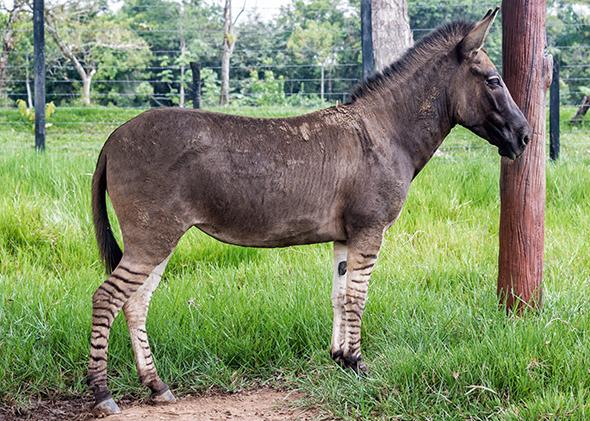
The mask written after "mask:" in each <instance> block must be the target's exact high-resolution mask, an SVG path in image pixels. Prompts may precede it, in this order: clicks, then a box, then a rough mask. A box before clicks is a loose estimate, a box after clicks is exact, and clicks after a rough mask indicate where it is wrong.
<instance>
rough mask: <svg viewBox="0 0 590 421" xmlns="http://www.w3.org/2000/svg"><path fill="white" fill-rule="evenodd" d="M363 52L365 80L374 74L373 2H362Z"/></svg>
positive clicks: (365, 0)
mask: <svg viewBox="0 0 590 421" xmlns="http://www.w3.org/2000/svg"><path fill="white" fill-rule="evenodd" d="M361 50H362V59H363V79H366V78H368V77H369V76H371V75H372V74H373V71H374V69H375V59H374V57H373V28H372V24H371V0H361Z"/></svg>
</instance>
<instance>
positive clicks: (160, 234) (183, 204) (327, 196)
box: [88, 10, 530, 414]
mask: <svg viewBox="0 0 590 421" xmlns="http://www.w3.org/2000/svg"><path fill="white" fill-rule="evenodd" d="M496 13H497V10H496V11H494V12H492V11H490V12H488V14H487V15H486V16H485V17H484V19H483V20H482V21H480V22H478V23H477V24H467V23H454V24H450V25H447V26H445V27H443V28H441V29H438V30H437V31H435V32H434V33H433V34H432V35H430V36H428V37H426V38H425V39H424V40H422V41H421V42H419V43H418V45H417V46H416V47H414V48H413V49H412V50H410V51H409V52H408V53H407V54H406V56H405V57H404V58H402V59H401V60H400V61H399V62H398V63H395V64H394V65H392V66H391V67H390V68H389V69H387V70H385V71H384V73H383V74H380V75H377V76H376V77H375V78H373V79H372V80H370V81H368V82H367V83H366V84H365V85H363V86H361V88H360V89H359V90H358V91H357V92H355V93H354V94H353V100H352V101H351V103H350V104H346V105H342V106H337V107H333V108H329V109H326V110H322V111H318V112H315V113H311V114H307V115H304V116H300V117H294V118H286V119H255V118H246V117H238V116H228V115H222V114H216V113H210V112H203V111H194V110H182V109H159V110H151V111H147V112H145V113H143V114H141V115H140V116H138V117H136V118H135V119H133V120H131V121H129V122H127V123H126V124H124V125H123V126H121V127H120V128H118V129H117V130H116V131H115V132H114V133H113V134H112V135H111V136H110V138H109V140H108V141H107V143H106V144H105V146H104V148H103V150H102V152H101V155H100V158H99V160H98V164H97V169H96V172H95V175H94V179H93V208H94V222H95V226H96V233H97V239H98V242H99V248H100V250H101V254H102V256H103V258H104V259H105V262H106V264H107V268H108V269H109V271H112V274H111V275H110V277H109V279H108V280H107V281H105V282H104V283H103V284H102V285H101V287H99V289H98V290H97V291H96V293H95V294H94V297H93V330H92V340H91V352H90V367H89V377H88V379H89V384H90V386H91V388H92V390H93V391H94V395H95V400H96V406H95V409H96V411H97V412H100V413H102V414H111V413H115V412H118V411H119V409H118V407H117V405H116V404H115V402H114V401H113V400H112V398H111V395H110V393H109V391H108V389H107V385H106V367H107V365H106V354H107V348H108V335H109V331H110V327H111V325H112V322H113V319H114V318H115V317H116V315H117V313H118V311H119V310H120V309H121V308H122V309H123V310H124V312H125V316H126V318H127V322H128V326H129V330H130V336H131V339H132V345H133V350H134V353H135V357H136V364H137V369H138V373H139V375H140V378H141V381H142V383H143V384H145V385H146V386H148V387H150V388H151V389H152V391H153V393H154V395H153V396H154V400H155V401H163V402H166V401H170V400H173V399H174V397H173V395H172V393H171V392H170V391H169V389H168V386H166V384H165V383H164V382H162V380H161V379H160V378H159V377H158V375H157V372H156V369H155V366H154V363H153V358H152V355H151V351H150V348H149V343H148V338H147V333H146V331H145V318H146V315H147V309H148V305H149V301H150V297H151V295H152V293H153V290H154V289H155V288H156V287H157V285H158V282H159V280H160V278H161V275H162V272H163V270H164V268H165V266H166V263H167V261H168V258H169V256H170V254H171V253H172V251H173V250H174V247H175V246H176V244H177V242H178V240H179V239H180V237H181V236H182V235H183V234H184V233H185V232H186V231H187V230H188V229H190V228H191V227H198V228H199V229H201V230H203V231H204V232H206V233H208V234H209V235H211V236H213V237H215V238H217V239H219V240H221V241H225V242H228V243H232V244H238V245H244V246H256V247H285V246H291V245H296V244H310V243H319V242H329V241H330V242H334V279H333V293H332V302H333V309H334V325H333V326H334V327H333V335H332V347H331V352H332V356H333V358H334V359H335V360H336V361H338V362H340V363H341V364H343V365H345V366H348V367H352V368H353V369H354V370H357V371H364V370H366V367H365V365H364V363H363V362H362V359H361V353H360V323H361V317H362V313H363V310H364V307H365V299H366V295H367V290H368V283H369V278H370V276H371V271H372V268H373V266H374V264H375V262H376V260H377V255H378V253H379V248H380V246H381V242H382V238H383V234H384V232H385V230H386V229H387V228H388V227H389V226H390V225H391V224H392V223H393V222H394V221H395V219H396V218H397V217H398V215H399V213H400V211H401V208H402V205H403V203H404V201H405V198H406V195H407V193H408V189H409V186H410V183H411V181H412V179H413V178H414V177H415V176H416V175H417V174H418V172H419V171H420V170H421V169H422V168H423V167H424V165H425V164H426V163H427V162H428V160H429V159H430V158H431V157H432V155H433V154H434V152H435V151H436V149H437V148H438V146H439V145H440V144H441V142H442V141H443V139H444V138H445V136H446V135H447V134H448V133H449V131H450V130H451V128H452V127H453V126H454V125H455V124H462V125H464V126H466V127H468V128H470V129H472V130H473V131H474V132H476V133H478V134H479V135H481V136H482V137H484V138H486V139H487V140H488V141H490V142H491V143H492V144H494V145H496V146H498V148H499V151H500V154H502V155H504V156H508V157H510V158H512V159H513V158H515V157H516V156H518V155H520V154H521V153H522V152H523V151H524V148H525V145H526V143H527V141H528V136H529V134H530V128H529V126H528V124H527V122H526V120H525V119H524V117H523V115H522V113H521V112H520V110H518V108H517V107H516V105H515V104H514V101H512V98H511V97H510V94H509V93H508V91H507V90H506V87H505V86H504V85H503V83H502V81H501V79H500V77H499V75H498V73H497V71H496V69H495V68H494V66H493V64H492V63H491V62H490V61H489V59H488V57H487V55H486V54H485V52H484V50H483V49H482V48H481V47H482V44H483V41H484V39H485V36H486V35H487V32H488V30H489V27H490V25H491V23H492V21H493V19H494V17H495V15H496ZM107 190H108V194H109V196H110V199H111V201H112V204H113V208H114V209H115V212H116V214H117V217H118V219H119V222H120V225H121V231H122V235H123V240H124V244H125V252H124V253H122V252H121V250H120V249H119V247H118V246H117V244H116V242H115V240H114V237H113V235H112V233H111V231H110V225H109V222H108V218H107V216H106V202H105V191H107Z"/></svg>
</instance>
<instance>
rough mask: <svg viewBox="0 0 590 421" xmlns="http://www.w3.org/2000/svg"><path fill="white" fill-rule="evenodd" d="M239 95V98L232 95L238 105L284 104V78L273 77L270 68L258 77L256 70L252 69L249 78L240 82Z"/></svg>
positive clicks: (285, 98)
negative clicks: (262, 75) (261, 76)
mask: <svg viewBox="0 0 590 421" xmlns="http://www.w3.org/2000/svg"><path fill="white" fill-rule="evenodd" d="M241 95H242V97H241V98H240V99H238V98H237V97H234V99H235V100H238V101H239V103H240V105H255V106H264V105H286V104H287V96H286V95H285V78H284V77H283V76H279V77H278V78H275V75H274V73H273V72H272V71H271V70H266V71H265V72H264V78H262V79H260V77H259V76H258V70H256V69H253V70H252V71H251V72H250V78H249V79H247V80H246V81H244V82H243V83H242V89H241Z"/></svg>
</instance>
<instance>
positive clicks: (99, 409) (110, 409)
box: [92, 398, 121, 417]
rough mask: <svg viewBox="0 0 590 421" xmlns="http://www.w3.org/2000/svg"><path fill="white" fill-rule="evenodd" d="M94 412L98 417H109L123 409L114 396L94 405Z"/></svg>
mask: <svg viewBox="0 0 590 421" xmlns="http://www.w3.org/2000/svg"><path fill="white" fill-rule="evenodd" d="M92 412H93V413H94V415H96V416H97V417H108V416H109V415H115V414H120V413H121V410H120V409H119V406H118V405H117V404H116V403H115V401H114V400H113V398H109V399H107V400H105V401H102V402H99V403H97V404H96V405H94V408H92Z"/></svg>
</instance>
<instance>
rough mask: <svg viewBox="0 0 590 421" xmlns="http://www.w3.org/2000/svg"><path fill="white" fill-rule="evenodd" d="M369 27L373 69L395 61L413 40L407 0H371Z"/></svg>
mask: <svg viewBox="0 0 590 421" xmlns="http://www.w3.org/2000/svg"><path fill="white" fill-rule="evenodd" d="M371 27H372V31H371V32H372V39H373V57H374V62H375V71H381V70H383V69H384V68H386V67H387V66H389V65H390V64H391V63H393V62H394V61H396V60H397V59H398V58H400V57H401V55H402V54H403V52H404V51H405V50H406V49H407V48H409V47H411V46H412V44H413V42H414V40H413V37H412V31H411V30H410V19H409V18H408V1H407V0H371Z"/></svg>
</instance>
